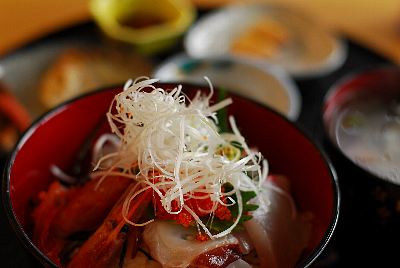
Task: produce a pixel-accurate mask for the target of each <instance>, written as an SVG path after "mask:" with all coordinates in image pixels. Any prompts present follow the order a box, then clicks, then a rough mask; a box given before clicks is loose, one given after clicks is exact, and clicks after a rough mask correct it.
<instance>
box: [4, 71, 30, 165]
mask: <svg viewBox="0 0 400 268" xmlns="http://www.w3.org/2000/svg"><path fill="white" fill-rule="evenodd" d="M1 77H2V69H1V68H0V161H5V158H6V155H7V154H8V153H10V152H11V150H12V149H13V148H14V146H15V144H16V142H17V140H18V139H19V136H20V135H21V133H22V132H24V131H25V130H26V129H27V128H28V127H29V125H30V124H31V123H32V119H31V116H30V115H29V114H28V112H27V111H26V110H25V108H24V107H23V106H22V105H21V104H20V103H19V101H18V100H17V99H16V98H15V96H14V95H13V94H12V93H11V92H10V91H9V90H8V88H7V86H6V85H5V84H4V83H3V82H2V81H1Z"/></svg>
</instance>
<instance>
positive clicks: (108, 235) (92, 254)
mask: <svg viewBox="0 0 400 268" xmlns="http://www.w3.org/2000/svg"><path fill="white" fill-rule="evenodd" d="M136 186H137V185H136V184H131V185H130V187H129V188H128V189H127V190H126V191H125V194H124V195H123V196H122V197H121V198H120V199H119V200H118V202H117V203H116V204H115V206H114V207H113V208H112V210H111V212H110V213H109V214H108V216H107V218H106V219H105V220H104V222H103V224H102V225H101V226H100V227H99V228H98V229H97V231H96V232H95V233H94V234H93V235H92V236H91V237H90V238H89V239H88V240H87V241H86V242H85V243H84V244H83V245H82V246H81V247H80V248H79V250H78V251H77V252H76V253H75V255H73V256H72V259H71V261H70V263H69V264H68V266H67V267H69V268H72V267H73V268H79V267H85V268H90V267H97V268H102V267H109V266H110V265H112V264H114V263H115V262H116V261H118V257H119V256H120V254H121V250H122V247H123V244H124V243H125V241H126V240H127V237H128V233H129V232H130V231H131V229H136V228H138V227H135V226H130V225H129V224H128V223H127V222H126V221H125V219H124V217H123V214H122V207H123V204H124V201H125V199H126V197H127V196H128V195H129V193H131V192H132V190H133V189H134V187H136ZM151 199H152V191H151V190H146V191H144V192H143V193H141V194H140V195H139V196H137V197H136V199H135V202H134V203H133V204H132V205H131V206H130V208H129V211H128V215H126V216H127V218H128V219H129V220H131V221H138V220H139V219H140V218H141V217H142V215H143V213H144V212H145V209H146V208H147V206H148V204H149V203H150V201H151Z"/></svg>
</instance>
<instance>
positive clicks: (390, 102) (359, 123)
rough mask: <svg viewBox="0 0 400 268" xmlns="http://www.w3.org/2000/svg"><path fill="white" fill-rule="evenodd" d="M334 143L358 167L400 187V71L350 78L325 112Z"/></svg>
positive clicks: (334, 92)
mask: <svg viewBox="0 0 400 268" xmlns="http://www.w3.org/2000/svg"><path fill="white" fill-rule="evenodd" d="M323 118H324V124H325V128H326V131H327V133H328V134H329V138H330V139H331V141H332V142H333V143H334V144H335V145H336V146H337V147H338V148H339V149H340V150H341V151H342V152H343V153H344V155H345V156H346V157H348V158H349V159H350V160H351V161H352V162H353V163H355V164H356V165H357V166H359V167H361V168H363V169H364V170H366V171H368V172H371V173H372V174H374V175H375V176H377V177H379V178H382V179H384V180H388V181H390V182H392V183H395V184H398V185H400V150H399V148H400V69H399V68H398V67H380V68H375V69H372V70H367V71H364V72H361V73H358V74H355V75H351V76H349V77H346V78H345V79H343V80H341V81H339V82H338V83H337V84H336V85H334V86H333V87H332V89H331V90H330V91H329V92H328V95H327V97H326V99H325V104H324V111H323Z"/></svg>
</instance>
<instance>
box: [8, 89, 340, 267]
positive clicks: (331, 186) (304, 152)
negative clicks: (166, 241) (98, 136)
mask: <svg viewBox="0 0 400 268" xmlns="http://www.w3.org/2000/svg"><path fill="white" fill-rule="evenodd" d="M173 86H174V85H169V84H163V85H162V87H163V88H167V87H173ZM183 88H184V90H188V92H189V93H188V94H189V95H190V92H194V91H193V88H195V89H198V88H199V87H196V86H190V85H184V86H183ZM119 90H120V89H118V88H114V89H109V90H102V91H99V92H97V93H94V94H90V95H87V96H85V97H83V98H79V99H76V100H75V101H72V102H69V103H67V104H64V105H62V106H60V107H59V108H56V109H55V110H53V111H51V112H50V113H48V114H47V115H45V116H44V117H42V118H41V119H40V120H39V121H37V122H36V123H35V124H34V125H33V126H32V127H31V128H30V129H29V130H28V131H27V132H26V133H25V135H24V136H23V138H22V139H21V140H20V142H19V144H18V146H17V148H16V150H15V151H14V153H13V155H12V157H11V159H10V163H9V165H8V167H7V169H6V172H5V178H4V181H5V182H4V185H3V194H4V201H5V205H6V209H7V212H8V216H9V218H10V221H11V223H12V225H13V227H14V229H15V231H16V233H17V235H18V236H19V238H20V239H21V241H22V242H23V243H24V245H25V246H27V247H28V249H29V250H30V251H31V252H32V253H33V254H34V255H36V256H37V257H38V258H39V259H40V260H41V261H42V262H43V263H46V264H49V265H54V264H52V262H51V261H50V260H49V259H48V258H47V257H46V256H44V255H43V254H42V253H41V252H40V251H39V250H38V249H37V248H36V246H35V245H34V244H33V243H32V242H31V241H30V240H29V238H30V234H31V230H30V227H31V225H32V222H31V216H30V214H31V212H32V207H31V205H30V204H31V200H32V198H34V197H35V196H37V194H38V193H39V191H41V190H44V189H46V187H47V185H48V184H49V182H50V181H51V180H52V176H51V174H50V172H49V166H50V165H52V164H55V165H57V166H59V167H61V168H68V166H70V165H71V162H72V161H73V159H74V155H75V154H76V152H77V151H78V149H79V147H80V146H81V145H82V143H83V141H84V140H85V138H86V137H87V136H88V135H89V133H90V132H91V130H92V129H93V128H94V127H95V125H96V124H97V122H98V121H99V120H100V119H101V118H104V119H105V113H106V111H107V110H108V108H109V105H110V102H111V100H112V98H113V96H114V95H115V94H116V93H117V92H118V91H119ZM231 97H232V99H233V103H234V104H233V105H231V106H230V108H229V111H228V112H229V114H232V115H234V116H235V118H236V121H237V125H238V126H239V128H240V130H241V132H242V134H243V135H244V136H245V137H246V138H247V139H248V141H249V144H250V145H252V146H257V147H258V149H259V150H260V151H261V152H262V153H263V155H264V156H265V157H266V158H267V159H268V161H269V166H270V170H271V172H272V173H279V174H285V175H286V176H288V178H289V179H290V182H291V184H292V190H293V195H294V198H295V201H296V203H297V205H298V207H299V208H300V210H303V211H311V212H312V213H313V214H314V216H315V224H314V227H313V231H312V237H311V241H310V244H309V247H308V248H307V250H306V252H305V253H304V255H303V256H302V259H301V260H300V261H299V266H300V267H303V266H307V265H309V264H310V263H311V262H312V261H313V260H314V259H315V258H316V257H317V256H318V255H319V254H320V252H321V251H322V250H323V248H324V247H325V245H326V244H327V243H328V241H329V239H330V237H331V235H332V233H333V231H334V228H335V225H336V222H337V219H338V214H339V191H338V185H337V181H336V178H335V174H334V171H333V169H332V167H331V165H330V164H329V162H328V161H327V159H326V158H325V157H324V155H323V154H322V153H321V151H320V150H319V149H318V148H317V147H316V146H315V145H314V144H313V143H312V142H311V141H310V140H309V139H308V138H307V137H306V136H305V135H304V134H303V133H302V132H301V131H300V130H299V129H298V128H297V127H296V126H295V125H293V123H291V122H289V121H288V120H287V119H285V118H284V117H282V116H281V115H279V114H277V113H276V112H273V111H272V110H270V109H268V108H266V107H264V106H262V105H259V104H256V103H254V102H252V101H249V100H247V99H244V98H241V97H238V96H235V95H231Z"/></svg>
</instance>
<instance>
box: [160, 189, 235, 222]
mask: <svg viewBox="0 0 400 268" xmlns="http://www.w3.org/2000/svg"><path fill="white" fill-rule="evenodd" d="M206 195H208V194H206V193H195V196H196V197H199V198H196V199H195V198H188V199H186V200H185V205H186V206H188V207H189V208H190V209H191V210H193V212H194V213H196V215H197V216H199V217H204V216H208V215H209V214H210V213H209V211H210V210H212V208H213V207H214V202H213V201H211V199H210V197H206V198H201V197H202V196H206ZM154 203H155V210H156V217H157V218H158V219H160V220H174V221H176V222H177V223H178V224H181V225H182V226H184V227H189V226H191V225H192V224H194V223H195V219H194V218H193V216H192V215H191V214H190V213H189V212H188V211H187V210H186V209H185V208H183V209H182V211H181V212H180V213H178V214H170V213H168V212H167V211H166V210H165V209H164V207H163V206H162V204H161V201H160V199H159V198H157V197H155V198H154ZM171 208H172V211H178V210H179V206H178V201H176V200H173V201H172V205H171ZM214 216H215V217H217V218H218V219H220V220H227V221H230V220H232V215H231V211H230V210H229V209H228V208H227V207H226V206H223V205H221V204H219V203H218V204H217V207H216V209H215V211H214Z"/></svg>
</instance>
